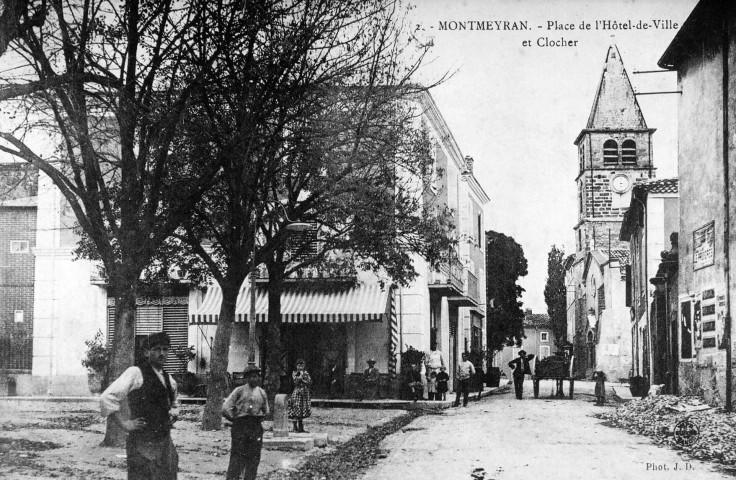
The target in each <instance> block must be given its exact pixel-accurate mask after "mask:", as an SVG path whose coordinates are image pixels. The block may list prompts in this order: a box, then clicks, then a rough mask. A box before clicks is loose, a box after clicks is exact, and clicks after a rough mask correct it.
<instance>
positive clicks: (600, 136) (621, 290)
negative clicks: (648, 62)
mask: <svg viewBox="0 0 736 480" xmlns="http://www.w3.org/2000/svg"><path fill="white" fill-rule="evenodd" d="M653 133H654V129H652V128H649V127H648V126H647V124H646V121H645V120H644V116H643V115H642V112H641V109H640V108H639V104H638V102H637V101H636V97H635V95H634V89H633V88H632V86H631V82H630V81H629V77H628V75H627V73H626V69H625V68H624V64H623V61H622V59H621V54H620V53H619V51H618V48H616V46H615V45H612V46H611V47H609V49H608V52H607V54H606V61H605V64H604V67H603V73H602V74H601V79H600V83H599V84H598V90H597V91H596V95H595V98H594V100H593V107H592V109H591V112H590V116H589V117H588V122H587V124H586V126H585V128H583V129H582V130H581V131H580V134H579V135H578V136H577V138H576V139H575V145H576V146H577V147H578V167H579V168H578V175H577V178H576V182H577V185H578V223H577V224H576V225H575V227H574V229H575V237H576V251H575V254H574V256H573V257H572V258H571V260H570V261H568V265H567V271H566V276H565V282H566V285H567V298H568V304H567V325H568V338H569V339H571V341H572V343H573V354H574V355H575V364H574V373H575V375H577V376H578V377H590V375H591V374H592V372H593V370H603V371H604V372H605V373H606V374H607V375H608V378H609V379H610V380H614V381H615V380H618V379H622V378H626V377H628V375H629V371H630V368H631V363H630V361H631V355H632V352H631V341H630V340H631V320H630V318H631V317H630V314H629V311H628V308H627V306H626V303H625V290H626V288H625V268H626V262H628V244H627V243H626V242H623V241H621V240H619V231H620V229H621V223H622V221H623V218H624V213H625V212H626V210H627V209H628V207H629V202H630V199H631V189H632V187H633V185H634V183H635V182H637V181H638V180H640V179H648V178H652V177H653V176H654V166H653V164H652V159H651V151H652V134H653ZM622 275H624V277H623V278H622Z"/></svg>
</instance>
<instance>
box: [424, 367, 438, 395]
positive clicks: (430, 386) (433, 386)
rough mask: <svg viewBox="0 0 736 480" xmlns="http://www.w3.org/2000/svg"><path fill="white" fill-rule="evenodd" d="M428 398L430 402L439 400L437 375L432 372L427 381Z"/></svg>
mask: <svg viewBox="0 0 736 480" xmlns="http://www.w3.org/2000/svg"><path fill="white" fill-rule="evenodd" d="M427 397H428V399H429V400H439V396H438V395H437V373H436V372H431V373H430V374H429V378H428V379H427Z"/></svg>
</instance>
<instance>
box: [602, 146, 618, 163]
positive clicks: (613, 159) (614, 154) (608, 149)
mask: <svg viewBox="0 0 736 480" xmlns="http://www.w3.org/2000/svg"><path fill="white" fill-rule="evenodd" d="M603 164H604V165H616V164H618V143H616V141H615V140H606V141H605V143H604V144H603Z"/></svg>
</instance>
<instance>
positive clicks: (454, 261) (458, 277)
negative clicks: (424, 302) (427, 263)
mask: <svg viewBox="0 0 736 480" xmlns="http://www.w3.org/2000/svg"><path fill="white" fill-rule="evenodd" d="M463 287H464V285H463V263H462V262H461V261H460V259H458V258H457V255H456V254H454V253H453V254H451V255H449V259H448V260H447V261H446V262H444V263H442V264H441V265H440V267H439V269H438V270H431V271H430V273H429V289H430V292H433V293H436V294H438V295H441V296H447V297H449V296H458V295H463V293H464V292H463Z"/></svg>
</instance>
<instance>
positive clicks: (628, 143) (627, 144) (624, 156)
mask: <svg viewBox="0 0 736 480" xmlns="http://www.w3.org/2000/svg"><path fill="white" fill-rule="evenodd" d="M621 161H622V162H623V163H636V142H635V141H633V140H624V143H622V144H621Z"/></svg>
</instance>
